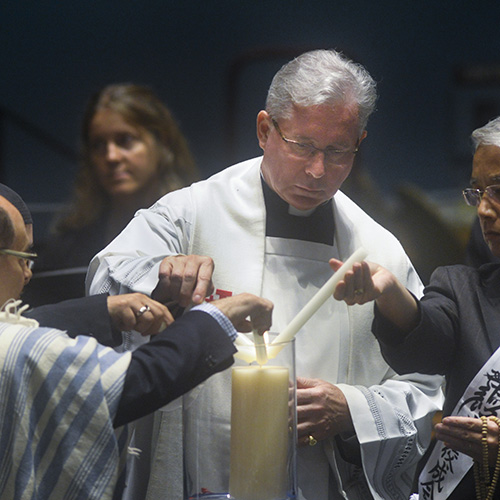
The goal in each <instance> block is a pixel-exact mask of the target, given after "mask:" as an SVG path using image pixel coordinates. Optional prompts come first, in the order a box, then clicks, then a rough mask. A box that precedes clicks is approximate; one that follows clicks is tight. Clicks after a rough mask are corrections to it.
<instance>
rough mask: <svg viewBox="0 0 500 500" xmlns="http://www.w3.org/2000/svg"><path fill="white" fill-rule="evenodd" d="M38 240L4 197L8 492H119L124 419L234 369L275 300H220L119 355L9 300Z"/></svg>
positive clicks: (40, 497)
mask: <svg viewBox="0 0 500 500" xmlns="http://www.w3.org/2000/svg"><path fill="white" fill-rule="evenodd" d="M31 243H32V242H31V238H30V234H29V232H28V231H27V230H26V226H25V224H24V221H23V217H22V215H21V213H20V212H19V210H18V209H17V208H16V207H15V206H14V205H12V204H11V203H10V202H9V201H8V200H7V199H6V198H4V197H2V196H0V305H1V304H4V306H3V307H2V308H1V309H0V371H1V374H0V450H2V451H1V453H0V498H9V499H14V500H25V499H34V500H45V499H54V500H56V499H57V500H60V499H63V498H64V499H65V500H69V499H73V498H75V499H76V498H85V499H99V500H102V499H112V498H120V496H121V493H122V490H123V486H124V485H123V478H124V464H125V460H124V455H125V451H126V449H127V446H126V445H127V433H126V427H124V426H123V424H126V423H128V422H130V421H132V420H134V419H136V418H139V417H141V416H144V415H146V414H147V413H150V412H152V411H154V410H156V409H158V408H160V407H162V406H164V405H165V404H166V403H168V402H169V401H171V400H173V399H175V398H177V397H178V396H180V395H181V394H183V393H184V392H186V391H188V390H190V389H191V388H193V387H194V386H195V385H197V384H199V383H200V382H202V381H203V380H205V379H206V378H208V377H209V376H210V375H212V374H214V373H216V372H218V371H221V370H223V369H225V368H227V367H228V366H229V365H231V364H232V362H233V357H232V356H233V353H234V351H235V348H234V346H233V344H232V339H234V337H235V336H236V329H239V330H240V331H250V330H251V329H252V328H256V329H257V330H258V331H260V332H263V331H265V330H266V329H268V328H269V327H270V324H271V310H272V304H271V303H270V302H269V301H266V300H264V299H260V298H258V297H255V296H253V295H250V294H241V295H239V296H235V297H231V298H229V299H222V300H219V301H215V302H213V303H212V304H211V305H206V306H202V307H201V308H200V309H198V310H194V311H192V312H190V313H189V314H187V315H185V316H184V317H183V318H181V319H179V320H177V321H175V322H174V323H173V324H172V325H170V326H169V327H168V328H167V329H166V330H164V331H163V332H160V333H159V334H158V335H156V336H155V337H154V338H153V340H152V341H151V342H149V343H148V344H145V345H144V346H141V347H140V348H139V349H137V350H135V351H134V352H133V353H131V352H126V353H117V352H115V351H114V350H112V349H111V348H109V347H104V346H102V345H100V344H99V343H98V342H97V341H96V339H95V338H91V337H88V336H78V337H76V338H75V339H72V338H70V337H69V336H67V335H66V333H65V332H63V331H61V330H57V329H53V328H44V327H40V326H39V324H38V323H37V322H36V321H35V320H33V319H28V318H25V317H23V316H22V315H21V313H22V312H23V308H19V304H20V301H19V300H14V301H12V300H11V299H18V298H19V296H20V294H21V292H22V289H23V287H24V286H25V285H26V284H27V283H28V282H29V279H30V278H31V270H30V266H29V259H30V258H33V257H34V254H32V253H30V251H29V248H30V245H31ZM248 316H250V319H251V321H247V320H246V319H245V318H247V317H248Z"/></svg>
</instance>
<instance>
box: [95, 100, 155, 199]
mask: <svg viewBox="0 0 500 500" xmlns="http://www.w3.org/2000/svg"><path fill="white" fill-rule="evenodd" d="M89 147H90V158H91V161H92V164H93V165H94V168H95V172H96V174H97V177H98V179H99V183H100V184H101V186H102V187H103V188H104V190H105V191H106V192H107V193H108V194H109V196H110V197H111V198H121V197H127V196H133V195H135V194H138V193H139V192H142V191H147V190H148V189H150V188H151V187H152V185H153V184H154V183H156V181H157V178H158V154H157V151H156V144H155V139H154V137H153V135H152V134H151V133H149V132H148V131H146V130H144V129H142V128H137V127H134V126H132V125H130V124H129V123H127V122H126V121H125V120H124V119H123V117H122V116H121V115H120V114H119V113H117V112H115V111H113V110H111V109H107V108H103V109H101V110H99V111H98V112H97V113H96V114H95V115H94V118H93V119H92V121H91V123H90V129H89Z"/></svg>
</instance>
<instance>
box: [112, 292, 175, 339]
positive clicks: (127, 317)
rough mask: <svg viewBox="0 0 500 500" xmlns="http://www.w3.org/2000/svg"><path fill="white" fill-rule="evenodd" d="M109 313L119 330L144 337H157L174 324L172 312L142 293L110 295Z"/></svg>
mask: <svg viewBox="0 0 500 500" xmlns="http://www.w3.org/2000/svg"><path fill="white" fill-rule="evenodd" d="M108 312H109V315H110V316H111V322H112V324H113V326H114V327H115V328H116V329H118V330H122V331H124V330H136V331H138V332H140V333H141V334H142V335H156V334H157V333H159V332H161V331H162V330H164V329H165V328H166V327H167V326H168V325H170V324H171V323H173V321H174V318H173V317H172V315H171V314H170V311H169V310H168V309H167V308H166V307H165V306H164V305H163V304H160V303H159V302H156V300H153V299H151V298H150V297H148V296H147V295H143V294H142V293H127V294H124V295H110V296H109V297H108Z"/></svg>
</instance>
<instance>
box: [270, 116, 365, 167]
mask: <svg viewBox="0 0 500 500" xmlns="http://www.w3.org/2000/svg"><path fill="white" fill-rule="evenodd" d="M271 121H272V122H273V125H274V128H275V129H276V130H277V132H278V134H279V135H280V137H281V138H282V139H283V141H284V142H285V143H286V144H287V145H288V147H289V149H290V152H291V153H292V154H293V155H295V156H296V157H297V158H301V159H305V158H312V157H313V156H315V155H316V153H323V155H324V158H325V163H328V164H331V165H345V164H346V163H348V162H350V161H351V160H352V159H353V157H354V156H355V155H356V153H357V152H358V151H359V141H358V143H357V145H356V148H355V149H353V150H347V151H343V150H340V149H335V148H333V147H327V148H325V149H321V148H318V147H316V146H314V145H313V144H306V143H303V142H298V141H294V140H293V139H288V137H285V136H284V135H283V132H282V131H281V129H280V126H279V125H278V122H277V121H276V120H275V119H273V118H271Z"/></svg>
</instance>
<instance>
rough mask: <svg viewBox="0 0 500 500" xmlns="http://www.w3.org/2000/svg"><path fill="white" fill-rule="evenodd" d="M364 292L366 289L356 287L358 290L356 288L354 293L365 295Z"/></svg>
mask: <svg viewBox="0 0 500 500" xmlns="http://www.w3.org/2000/svg"><path fill="white" fill-rule="evenodd" d="M364 293H365V291H364V289H363V288H356V290H354V295H363V294H364Z"/></svg>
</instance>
